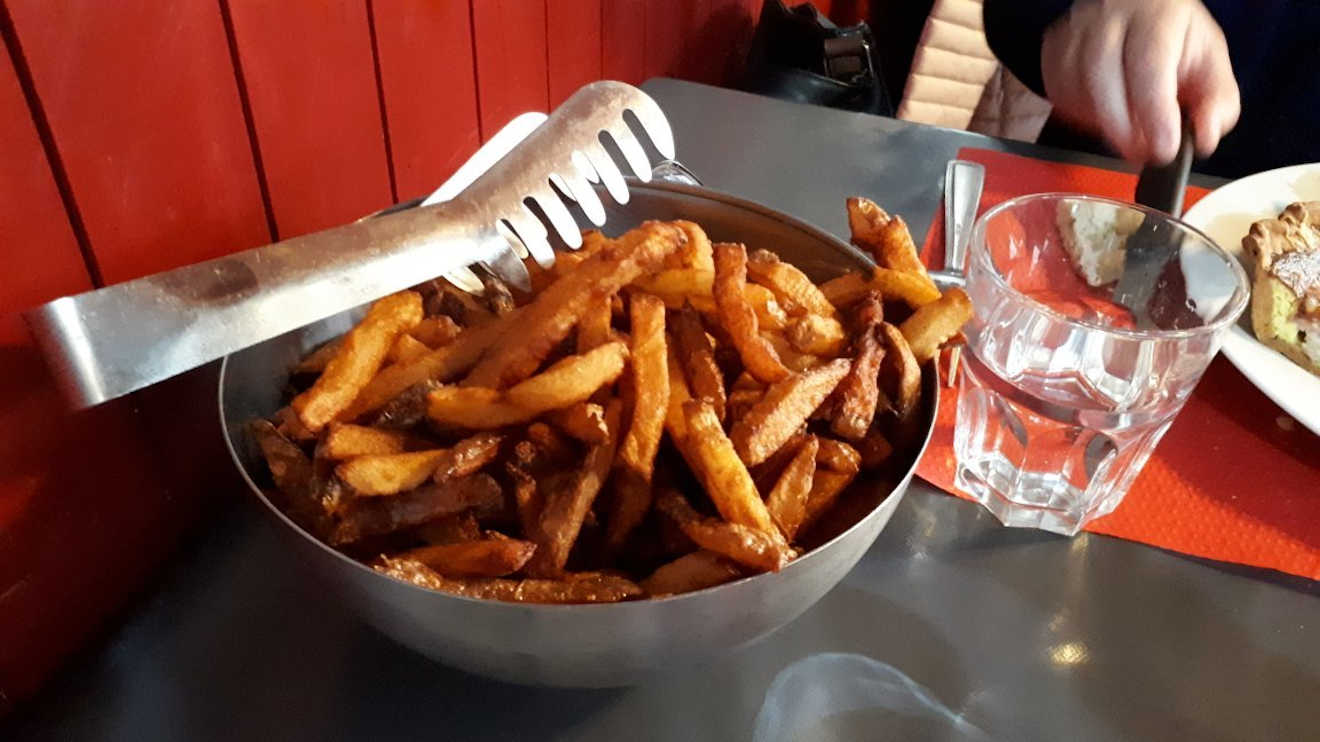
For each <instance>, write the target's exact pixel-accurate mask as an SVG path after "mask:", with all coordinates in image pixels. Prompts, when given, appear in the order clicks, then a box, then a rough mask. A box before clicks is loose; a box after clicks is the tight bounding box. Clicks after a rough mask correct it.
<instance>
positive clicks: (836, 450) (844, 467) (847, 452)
mask: <svg viewBox="0 0 1320 742" xmlns="http://www.w3.org/2000/svg"><path fill="white" fill-rule="evenodd" d="M816 463H817V464H820V465H821V466H823V467H825V468H826V469H829V470H830V471H834V472H839V473H840V474H856V473H857V472H858V471H859V470H861V468H862V455H861V454H860V453H858V452H857V449H855V448H853V447H852V446H850V445H848V444H847V443H844V442H843V441H836V440H834V439H833V438H824V437H822V438H821V439H820V449H819V451H818V453H817V454H816Z"/></svg>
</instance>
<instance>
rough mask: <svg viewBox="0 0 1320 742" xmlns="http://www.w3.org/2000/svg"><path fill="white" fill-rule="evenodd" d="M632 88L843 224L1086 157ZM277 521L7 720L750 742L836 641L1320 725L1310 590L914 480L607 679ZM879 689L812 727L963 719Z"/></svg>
mask: <svg viewBox="0 0 1320 742" xmlns="http://www.w3.org/2000/svg"><path fill="white" fill-rule="evenodd" d="M646 88H647V90H649V91H650V92H651V93H652V94H653V95H654V96H655V97H656V98H657V99H659V101H660V103H661V104H662V105H663V107H664V109H665V110H666V111H667V112H668V114H669V116H670V119H671V120H672V122H673V124H674V128H675V130H676V134H677V140H678V142H679V151H680V154H681V156H682V158H683V159H684V161H685V162H686V163H688V164H689V165H691V166H692V168H693V169H694V170H695V171H697V173H698V174H699V175H700V176H701V177H703V178H704V179H705V181H706V182H707V184H708V185H710V186H712V187H714V188H717V189H721V190H726V191H729V192H732V193H736V194H739V195H742V196H745V197H748V198H751V199H754V200H757V201H760V202H762V203H765V204H767V205H769V206H772V207H774V208H777V209H781V210H783V211H786V212H788V213H791V214H794V215H796V216H798V217H801V218H804V219H807V220H809V221H812V222H814V223H816V224H819V225H821V226H823V227H825V228H827V229H830V230H832V231H834V232H836V233H839V234H846V222H845V218H844V212H843V200H844V198H845V197H846V196H850V195H854V194H867V195H870V196H872V197H874V198H876V199H877V200H879V201H880V202H882V203H883V204H884V205H885V206H886V207H888V208H891V209H892V210H894V211H897V212H899V213H901V214H903V215H904V216H905V217H907V218H908V219H909V221H910V223H911V224H912V225H913V226H914V229H917V230H920V229H922V228H923V227H924V225H926V224H929V220H930V218H931V215H932V214H933V213H934V211H935V209H936V208H937V207H938V206H939V204H940V184H939V179H940V176H941V174H942V172H943V168H944V163H945V162H946V161H947V160H948V159H950V158H951V157H953V156H954V155H955V153H956V152H957V150H958V148H959V147H961V146H968V145H972V146H979V147H988V148H994V149H1011V150H1017V151H1024V152H1027V153H1031V154H1034V155H1036V156H1040V157H1047V158H1065V159H1072V160H1086V159H1092V158H1087V157H1084V156H1079V155H1075V154H1067V153H1059V152H1050V151H1048V150H1044V149H1042V148H1038V147H1032V146H1027V145H1017V144H1010V143H1005V142H1000V141H997V140H992V139H987V138H984V137H979V136H975V135H969V134H965V133H962V132H955V131H948V130H942V129H935V128H931V127H925V126H917V125H910V124H904V123H901V122H897V121H891V120H887V119H880V118H875V117H871V116H863V115H855V114H848V113H841V112H836V111H830V110H824V109H817V108H810V107H805V106H798V105H794V104H790V103H782V102H778V101H774V100H769V99H765V98H759V97H753V96H749V95H744V94H741V93H735V92H730V91H725V90H719V89H716V88H709V87H705V86H700V85H695V84H690V83H682V82H677V81H672V80H664V79H660V80H653V81H651V82H650V83H648V84H647V86H646ZM1109 164H1111V165H1112V163H1109ZM273 528H274V527H273V526H272V525H270V524H268V523H267V521H266V520H265V519H264V518H263V516H262V515H261V514H260V513H259V512H258V511H257V508H256V506H255V504H254V503H252V502H249V501H247V499H246V498H243V499H242V501H241V502H236V503H233V504H231V505H229V506H228V507H227V508H226V510H225V512H224V514H223V515H222V516H221V518H220V520H219V521H218V522H217V523H213V524H211V525H210V526H208V528H207V529H206V532H205V534H204V535H201V536H200V537H199V539H198V540H196V541H195V542H193V543H192V544H190V545H189V546H188V547H187V548H186V549H185V550H184V553H182V554H181V555H180V556H179V558H178V559H177V561H176V563H175V564H174V565H173V566H172V567H170V569H169V570H168V571H167V574H166V575H165V577H164V578H163V579H162V580H161V583H160V584H159V586H158V588H157V590H156V591H155V593H154V594H153V595H152V596H150V597H149V598H148V599H146V600H144V601H143V602H142V604H141V605H139V606H138V607H136V608H135V609H134V611H132V613H131V614H130V615H129V616H128V617H127V618H126V619H125V620H124V621H123V622H122V623H121V624H120V625H119V626H117V627H115V628H114V630H113V631H112V632H111V633H110V634H109V635H108V636H107V637H106V638H105V640H104V641H103V643H102V644H101V645H100V646H98V647H94V648H93V649H91V650H90V651H89V652H87V653H85V654H84V656H82V657H81V658H80V659H79V660H77V661H76V662H75V663H74V664H73V665H72V666H71V667H70V668H69V669H68V670H67V671H65V672H64V673H63V674H62V675H61V676H60V677H59V678H58V679H57V680H56V681H55V682H54V683H53V684H52V685H51V687H49V688H48V689H47V690H46V691H45V692H44V694H43V695H42V696H40V697H39V698H38V699H36V701H34V702H33V703H31V704H29V705H28V707H27V708H25V709H21V710H20V711H19V712H18V713H17V714H16V715H15V716H14V718H12V719H10V720H9V721H8V722H7V723H6V724H5V725H0V737H5V738H7V739H21V740H28V739H61V740H82V739H88V740H91V739H95V740H118V739H124V740H146V739H189V740H205V739H281V740H332V739H410V738H417V739H420V738H426V739H524V738H535V739H547V740H548V739H556V740H557V739H565V740H578V739H581V740H619V739H627V740H630V742H641V740H651V739H657V740H659V739H683V740H721V741H723V740H740V739H750V738H751V736H752V729H753V724H754V721H755V719H756V717H757V714H758V712H759V711H761V709H762V705H763V702H764V701H765V699H766V692H767V688H769V687H770V685H771V683H772V681H773V680H774V679H775V677H776V676H777V675H778V674H780V673H781V672H783V671H785V670H786V669H787V668H794V667H797V668H801V667H804V665H801V664H795V663H799V662H800V661H802V660H804V659H805V658H808V657H812V656H818V660H819V659H822V658H823V659H826V660H839V662H837V663H836V664H835V665H833V668H834V669H835V670H838V671H839V672H841V673H843V674H842V675H836V676H833V682H836V683H838V684H839V686H838V687H834V686H831V685H828V684H825V683H824V682H823V681H817V683H818V684H817V686H816V690H818V691H821V692H823V693H825V694H826V695H827V697H831V698H835V699H838V700H844V699H846V698H847V697H848V696H849V692H848V690H847V689H846V688H845V687H844V686H848V687H849V688H852V691H851V692H852V694H854V695H855V694H857V690H858V687H862V686H858V685H857V683H859V682H862V681H864V679H865V676H858V675H856V673H855V672H853V673H852V674H851V675H849V674H848V673H849V672H852V671H853V670H856V669H857V668H859V667H860V668H875V667H878V665H877V664H876V663H885V664H886V665H889V666H892V667H893V668H895V669H897V670H898V671H900V672H902V673H903V674H905V675H906V676H908V677H909V678H911V680H912V681H914V682H916V683H919V684H920V685H922V686H925V688H927V689H928V690H929V691H930V694H931V695H932V696H933V697H934V698H936V699H938V700H939V701H940V702H942V703H943V704H944V705H946V706H947V707H948V708H949V709H951V710H952V712H953V713H955V714H961V715H963V717H964V718H965V719H966V720H967V721H968V722H969V723H971V724H974V725H975V726H976V727H978V728H979V729H981V730H984V731H985V732H986V733H987V734H988V735H989V736H990V737H992V738H994V739H1003V740H1060V739H1074V740H1116V739H1175V738H1177V739H1189V740H1190V739H1196V740H1246V739H1277V740H1300V739H1315V738H1317V737H1320V711H1317V708H1316V706H1315V704H1316V700H1317V699H1320V641H1317V631H1318V630H1320V600H1317V593H1320V588H1318V587H1317V583H1312V582H1309V581H1306V580H1299V579H1292V578H1288V577H1286V576H1281V575H1277V574H1275V573H1270V572H1265V571H1260V570H1252V569H1247V568H1236V567H1229V566H1225V565H1217V564H1212V563H1207V562H1204V561H1201V560H1195V559H1188V558H1184V557H1181V556H1178V555H1175V554H1170V553H1167V552H1164V551H1161V550H1158V549H1153V548H1149V547H1145V546H1140V545H1136V544H1131V543H1126V542H1122V541H1118V540H1114V539H1109V538H1105V537H1098V536H1092V535H1083V536H1079V537H1077V538H1075V539H1071V540H1069V539H1065V538H1061V537H1056V536H1052V535H1048V534H1042V533H1036V532H1033V531H1023V530H1016V529H1006V528H1001V527H1000V526H999V525H998V523H997V522H996V521H995V520H994V519H993V518H992V517H991V516H989V515H988V514H986V513H984V512H983V511H981V510H980V509H979V508H978V507H976V506H974V505H971V504H968V503H965V502H962V501H960V500H957V499H955V498H952V497H948V496H946V495H944V494H941V493H939V492H937V491H935V490H933V489H931V488H930V487H927V486H925V485H922V484H916V485H914V486H913V488H912V491H911V492H910V493H909V494H908V496H907V499H906V501H905V502H904V503H903V504H902V506H901V507H900V508H899V510H898V513H897V514H896V515H895V516H894V519H893V521H892V522H891V523H890V525H889V527H888V528H887V529H886V530H885V531H884V532H883V533H882V534H881V536H880V539H879V540H878V541H877V542H876V544H875V546H874V547H873V548H872V549H871V550H870V552H869V553H868V554H867V555H866V557H865V558H864V559H863V560H862V562H861V563H860V564H859V565H858V566H857V568H856V569H855V570H853V572H852V573H851V574H850V575H849V576H848V577H847V578H846V579H845V580H844V581H843V583H842V584H840V585H839V586H838V587H837V588H836V589H835V590H834V591H832V592H831V593H830V594H829V595H827V596H826V597H825V598H824V599H823V600H822V601H821V602H820V603H819V604H818V605H816V606H815V607H814V608H812V609H811V610H810V611H808V612H807V613H806V614H805V615H803V616H802V617H801V618H799V619H798V620H797V621H796V622H794V623H793V624H791V625H790V626H788V627H786V628H785V629H783V630H781V631H780V632H778V633H776V634H774V635H772V636H771V637H769V638H767V639H765V640H763V641H761V642H760V643H758V644H756V645H754V646H752V647H750V648H748V649H746V650H745V651H742V652H740V653H738V654H736V655H735V656H733V657H732V658H730V659H728V660H727V661H725V662H722V663H720V664H718V665H717V666H714V667H710V668H708V669H706V670H703V671H701V672H696V673H686V674H683V675H679V676H674V677H667V678H664V679H661V680H659V681H657V682H655V683H653V684H650V685H647V686H645V687H639V688H631V689H621V690H608V691H585V692H578V691H562V690H543V689H529V688H520V687H515V686H509V685H502V684H498V683H492V682H487V681H484V680H481V679H478V678H474V677H471V676H467V675H464V674H462V673H458V672H455V671H452V670H449V669H446V668H444V667H441V666H438V665H435V664H432V663H430V662H429V661H427V660H425V659H422V658H420V657H418V656H416V655H414V654H412V653H410V652H409V651H407V650H405V649H402V648H400V647H398V646H396V645H394V644H392V643H391V642H390V641H389V640H387V639H385V638H384V637H382V636H381V635H379V634H377V633H376V632H375V631H374V630H373V629H371V628H369V627H368V626H366V625H365V624H363V623H361V622H359V621H358V620H357V619H355V618H354V617H353V616H351V615H348V614H347V613H346V612H345V611H344V610H343V609H342V608H340V607H339V606H337V605H334V604H331V603H330V602H329V601H327V600H326V599H325V598H323V597H322V596H320V595H318V594H317V592H316V590H315V587H314V586H312V585H308V584H304V583H303V582H302V581H301V578H300V576H299V573H298V572H297V570H296V565H292V564H289V563H288V560H287V558H286V555H285V553H284V552H283V551H282V550H281V548H280V545H279V544H278V543H277V539H276V534H275V533H274V531H273ZM14 640H16V638H15V637H6V638H5V639H4V641H14ZM825 653H831V654H825ZM833 653H837V654H833ZM813 666H818V665H813ZM869 688H870V690H868V691H865V692H862V693H861V694H860V696H859V698H861V699H862V701H861V702H859V703H857V704H854V705H853V707H852V708H851V710H846V711H843V712H841V713H837V714H835V715H833V716H831V717H830V718H828V719H825V720H823V721H821V722H819V723H818V724H815V725H814V726H813V727H812V730H813V731H811V732H810V735H811V737H812V738H816V739H820V738H837V739H859V740H860V739H926V738H930V739H946V738H949V739H953V738H959V739H960V738H961V737H956V736H948V735H944V734H942V733H940V732H938V731H936V729H935V728H934V727H927V726H920V725H913V724H908V723H904V721H903V719H901V718H898V717H896V716H894V715H893V714H889V713H886V712H885V711H883V710H882V709H881V708H878V707H877V706H878V705H880V704H881V701H882V700H883V699H884V698H885V697H887V696H884V695H883V694H876V693H875V692H874V691H875V686H869ZM795 700H801V699H800V698H799V699H795ZM854 700H855V699H854ZM946 728H947V727H946Z"/></svg>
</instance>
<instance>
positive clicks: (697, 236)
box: [665, 219, 715, 271]
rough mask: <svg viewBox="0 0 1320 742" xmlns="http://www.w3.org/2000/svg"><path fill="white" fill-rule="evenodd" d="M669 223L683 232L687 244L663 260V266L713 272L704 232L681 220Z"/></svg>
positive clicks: (708, 243) (691, 223)
mask: <svg viewBox="0 0 1320 742" xmlns="http://www.w3.org/2000/svg"><path fill="white" fill-rule="evenodd" d="M671 223H672V224H673V225H674V226H675V227H678V228H679V229H681V230H683V234H685V235H686V236H687V242H686V243H685V244H684V245H683V247H682V248H681V249H680V250H679V251H678V252H676V253H674V254H673V255H670V256H669V257H668V258H666V259H665V266H666V267H671V266H672V267H677V268H697V269H699V270H707V271H713V270H715V262H714V260H713V259H712V258H711V246H710V238H709V237H707V236H706V230H704V229H702V228H701V226H700V225H697V224H695V223H693V222H689V221H685V220H681V219H680V220H678V221H675V222H671Z"/></svg>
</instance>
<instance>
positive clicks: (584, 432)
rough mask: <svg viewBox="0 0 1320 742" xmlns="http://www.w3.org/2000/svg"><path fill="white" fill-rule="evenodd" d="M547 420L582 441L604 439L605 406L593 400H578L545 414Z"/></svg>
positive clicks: (594, 442)
mask: <svg viewBox="0 0 1320 742" xmlns="http://www.w3.org/2000/svg"><path fill="white" fill-rule="evenodd" d="M545 419H546V421H547V422H549V423H550V424H551V425H553V426H555V427H556V428H559V429H560V430H562V431H564V432H565V433H567V434H568V435H570V436H572V437H573V438H576V439H578V440H580V441H582V442H583V443H588V444H593V445H594V444H596V443H600V442H602V441H604V440H605V434H606V431H605V408H604V407H601V406H600V405H598V404H596V403H594V402H579V403H577V404H575V405H570V406H568V407H565V408H564V409H562V410H554V411H553V412H550V413H547V414H546V416H545Z"/></svg>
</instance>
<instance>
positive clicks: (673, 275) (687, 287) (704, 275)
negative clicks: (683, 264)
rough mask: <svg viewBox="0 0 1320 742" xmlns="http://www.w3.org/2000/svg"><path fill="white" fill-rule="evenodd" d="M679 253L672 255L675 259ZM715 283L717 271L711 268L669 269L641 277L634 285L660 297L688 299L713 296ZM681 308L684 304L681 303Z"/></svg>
mask: <svg viewBox="0 0 1320 742" xmlns="http://www.w3.org/2000/svg"><path fill="white" fill-rule="evenodd" d="M676 255H678V253H675V254H673V255H670V256H669V257H670V258H673V257H675V256H676ZM714 283H715V269H714V268H713V267H711V268H706V269H702V268H667V269H665V270H662V271H659V272H657V273H652V274H650V275H645V276H641V277H639V278H638V279H637V280H636V281H634V282H633V285H634V286H636V287H638V288H640V289H641V290H643V291H646V292H648V293H652V294H656V295H658V296H670V297H677V298H680V299H681V298H682V297H688V296H711V295H712V294H711V286H713V285H714ZM680 306H682V304H681V303H680Z"/></svg>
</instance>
